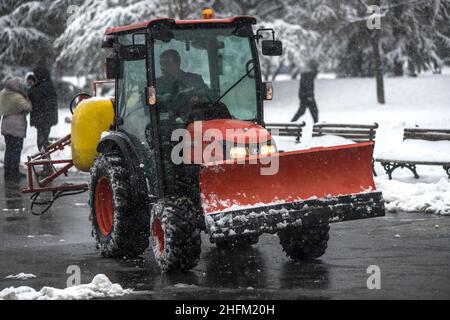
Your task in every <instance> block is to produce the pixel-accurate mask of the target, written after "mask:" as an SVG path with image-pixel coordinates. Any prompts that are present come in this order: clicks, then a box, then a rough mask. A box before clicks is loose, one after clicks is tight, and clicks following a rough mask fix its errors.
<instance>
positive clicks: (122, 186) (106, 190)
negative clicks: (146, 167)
mask: <svg viewBox="0 0 450 320" xmlns="http://www.w3.org/2000/svg"><path fill="white" fill-rule="evenodd" d="M127 171H128V170H127V166H126V165H125V161H124V159H123V158H122V156H121V155H120V153H118V152H112V153H107V154H101V155H100V156H99V157H98V158H97V159H96V160H95V162H94V165H93V166H92V168H91V184H90V194H89V204H90V209H91V215H90V219H91V220H92V235H93V237H94V238H95V239H96V241H97V246H98V247H99V248H100V250H101V254H102V255H103V256H104V257H107V258H123V257H126V258H133V257H136V256H139V255H141V254H142V253H143V252H144V251H145V249H146V248H147V247H148V245H149V240H148V236H149V232H148V229H149V228H148V224H149V222H148V209H147V205H146V201H145V200H143V199H138V197H137V196H136V192H134V191H133V190H132V189H131V185H132V182H131V181H130V179H129V176H130V174H129V172H127Z"/></svg>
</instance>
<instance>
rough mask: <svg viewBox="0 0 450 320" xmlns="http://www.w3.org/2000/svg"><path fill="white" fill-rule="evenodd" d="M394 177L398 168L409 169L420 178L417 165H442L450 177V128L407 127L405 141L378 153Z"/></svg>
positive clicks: (404, 135) (384, 166)
mask: <svg viewBox="0 0 450 320" xmlns="http://www.w3.org/2000/svg"><path fill="white" fill-rule="evenodd" d="M376 161H378V162H380V163H381V165H382V166H383V168H384V170H385V171H386V173H387V174H388V176H389V179H390V180H391V179H392V173H393V172H394V171H395V170H396V169H398V168H407V169H409V170H410V171H411V172H412V173H413V174H414V177H415V178H416V179H418V178H419V175H418V173H417V169H416V165H429V166H442V167H443V168H444V170H445V172H446V173H447V175H448V177H449V178H450V129H423V128H405V129H404V131H403V143H402V144H401V145H397V146H394V147H393V148H392V150H387V151H385V152H384V153H382V154H379V155H377V157H376Z"/></svg>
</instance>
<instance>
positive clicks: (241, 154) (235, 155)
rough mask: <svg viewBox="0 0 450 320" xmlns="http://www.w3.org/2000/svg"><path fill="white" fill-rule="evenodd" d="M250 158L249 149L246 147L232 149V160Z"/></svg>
mask: <svg viewBox="0 0 450 320" xmlns="http://www.w3.org/2000/svg"><path fill="white" fill-rule="evenodd" d="M245 157H248V149H247V148H246V147H233V148H231V149H230V158H231V159H242V158H245Z"/></svg>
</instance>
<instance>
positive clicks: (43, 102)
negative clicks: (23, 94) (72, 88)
mask: <svg viewBox="0 0 450 320" xmlns="http://www.w3.org/2000/svg"><path fill="white" fill-rule="evenodd" d="M33 74H34V77H35V79H36V84H35V85H34V86H32V87H31V88H30V90H29V93H28V97H29V99H30V101H31V105H32V107H33V109H32V111H31V115H30V125H31V126H33V127H36V129H37V147H38V150H39V151H41V150H42V149H45V148H46V147H47V146H48V145H49V141H48V137H49V135H50V129H51V127H52V126H54V125H56V124H58V102H57V96H56V90H55V87H54V86H53V83H52V80H51V78H50V73H49V71H48V70H47V69H45V68H42V67H38V68H35V69H34V70H33Z"/></svg>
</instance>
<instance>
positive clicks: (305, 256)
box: [278, 224, 330, 261]
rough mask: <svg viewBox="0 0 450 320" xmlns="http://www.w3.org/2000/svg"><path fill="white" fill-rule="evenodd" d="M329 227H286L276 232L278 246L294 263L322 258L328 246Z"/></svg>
mask: <svg viewBox="0 0 450 320" xmlns="http://www.w3.org/2000/svg"><path fill="white" fill-rule="evenodd" d="M329 230H330V226H329V225H328V224H320V225H313V226H305V227H300V228H298V227H287V228H286V229H284V230H280V231H279V232H278V237H279V238H280V244H281V246H282V247H283V251H284V252H285V253H286V255H287V256H288V257H290V258H291V259H293V260H295V261H301V260H313V259H316V258H319V257H320V256H322V255H323V254H324V253H325V251H326V249H327V246H328V244H327V243H328V239H329V234H328V232H329Z"/></svg>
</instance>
